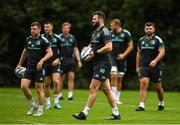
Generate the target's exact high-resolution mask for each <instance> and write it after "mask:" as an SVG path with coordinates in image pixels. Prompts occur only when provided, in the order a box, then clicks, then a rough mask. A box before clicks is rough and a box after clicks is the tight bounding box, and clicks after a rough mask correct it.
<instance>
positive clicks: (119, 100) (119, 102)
mask: <svg viewBox="0 0 180 125" xmlns="http://www.w3.org/2000/svg"><path fill="white" fill-rule="evenodd" d="M117 81H118V83H117V93H116V99H117V101H116V103H117V104H122V102H121V90H122V81H123V76H118V80H117Z"/></svg>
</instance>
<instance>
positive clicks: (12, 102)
mask: <svg viewBox="0 0 180 125" xmlns="http://www.w3.org/2000/svg"><path fill="white" fill-rule="evenodd" d="M63 92H64V93H63V94H64V97H66V95H67V91H66V90H64V91H63ZM33 95H35V91H34V90H33ZM87 96H88V90H75V92H74V97H75V99H74V101H73V102H68V101H67V100H64V101H61V105H62V107H63V109H60V110H57V109H56V110H55V109H51V110H48V111H44V116H42V117H33V116H26V111H27V101H26V100H25V98H24V96H23V95H22V92H21V90H20V89H19V88H0V124H180V93H178V92H166V93H165V104H166V107H165V111H163V112H159V111H157V102H158V101H157V96H156V93H155V92H154V91H152V92H149V93H148V99H147V102H146V111H145V112H135V108H136V106H137V103H138V91H123V93H122V101H123V104H122V105H119V110H120V112H121V116H122V120H118V121H108V120H104V118H105V117H106V116H108V115H110V114H111V108H110V106H109V105H108V103H107V100H106V98H105V96H104V94H103V93H102V92H101V91H99V93H98V97H97V100H96V103H95V105H94V106H93V108H92V109H91V111H90V113H89V116H88V118H87V120H85V121H80V120H76V119H74V118H73V117H72V114H73V113H76V112H79V111H81V110H82V109H83V108H84V105H85V103H86V99H87ZM52 102H53V100H52ZM52 104H53V103H52Z"/></svg>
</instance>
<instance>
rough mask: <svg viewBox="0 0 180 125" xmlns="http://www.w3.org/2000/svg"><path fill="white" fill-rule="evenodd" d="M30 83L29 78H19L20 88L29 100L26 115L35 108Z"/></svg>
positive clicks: (30, 113) (31, 112)
mask: <svg viewBox="0 0 180 125" xmlns="http://www.w3.org/2000/svg"><path fill="white" fill-rule="evenodd" d="M30 83H31V80H29V79H25V78H22V79H21V89H22V91H23V93H24V96H25V97H26V99H27V100H28V102H29V110H28V112H27V115H32V114H33V112H34V110H36V109H37V105H36V103H35V100H34V98H32V93H31V91H30V89H29V85H30Z"/></svg>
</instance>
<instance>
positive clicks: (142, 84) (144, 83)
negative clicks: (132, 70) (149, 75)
mask: <svg viewBox="0 0 180 125" xmlns="http://www.w3.org/2000/svg"><path fill="white" fill-rule="evenodd" d="M147 87H148V83H147V82H146V81H145V80H141V81H140V88H141V89H147Z"/></svg>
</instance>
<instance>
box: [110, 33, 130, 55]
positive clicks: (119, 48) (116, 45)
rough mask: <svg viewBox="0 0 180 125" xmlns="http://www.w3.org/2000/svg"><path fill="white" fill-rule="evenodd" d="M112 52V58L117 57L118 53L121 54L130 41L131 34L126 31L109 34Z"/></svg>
mask: <svg viewBox="0 0 180 125" xmlns="http://www.w3.org/2000/svg"><path fill="white" fill-rule="evenodd" d="M111 37H112V43H113V50H112V52H111V55H112V56H115V57H116V56H117V55H118V54H119V53H123V52H124V51H125V50H126V48H127V45H128V43H129V42H130V41H131V40H132V37H131V33H130V32H129V31H128V30H125V29H123V30H122V31H121V32H113V31H112V32H111Z"/></svg>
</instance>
